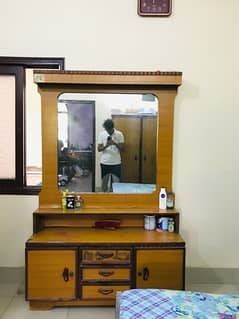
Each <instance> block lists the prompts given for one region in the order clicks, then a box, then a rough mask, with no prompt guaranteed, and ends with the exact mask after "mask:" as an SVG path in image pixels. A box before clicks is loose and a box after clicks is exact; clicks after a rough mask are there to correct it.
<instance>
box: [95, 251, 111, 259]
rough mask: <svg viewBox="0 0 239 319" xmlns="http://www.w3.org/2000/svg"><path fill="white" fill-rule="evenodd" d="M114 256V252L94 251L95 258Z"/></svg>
mask: <svg viewBox="0 0 239 319" xmlns="http://www.w3.org/2000/svg"><path fill="white" fill-rule="evenodd" d="M113 256H114V253H112V252H111V253H100V252H97V253H96V258H97V259H106V258H111V257H113Z"/></svg>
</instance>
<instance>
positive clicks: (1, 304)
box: [0, 297, 13, 318]
mask: <svg viewBox="0 0 239 319" xmlns="http://www.w3.org/2000/svg"><path fill="white" fill-rule="evenodd" d="M12 298H13V297H0V318H1V315H2V314H3V313H4V312H5V311H6V310H7V308H8V306H9V304H10V303H11V301H12Z"/></svg>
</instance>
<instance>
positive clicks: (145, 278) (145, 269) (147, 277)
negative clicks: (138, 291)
mask: <svg viewBox="0 0 239 319" xmlns="http://www.w3.org/2000/svg"><path fill="white" fill-rule="evenodd" d="M148 279H149V270H148V268H147V267H144V269H143V280H148Z"/></svg>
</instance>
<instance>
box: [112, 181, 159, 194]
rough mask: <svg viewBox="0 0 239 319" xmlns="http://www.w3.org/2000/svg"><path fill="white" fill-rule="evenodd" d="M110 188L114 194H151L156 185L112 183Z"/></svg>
mask: <svg viewBox="0 0 239 319" xmlns="http://www.w3.org/2000/svg"><path fill="white" fill-rule="evenodd" d="M112 188H113V192H114V193H152V192H154V191H155V190H156V184H140V183H118V182H113V183H112Z"/></svg>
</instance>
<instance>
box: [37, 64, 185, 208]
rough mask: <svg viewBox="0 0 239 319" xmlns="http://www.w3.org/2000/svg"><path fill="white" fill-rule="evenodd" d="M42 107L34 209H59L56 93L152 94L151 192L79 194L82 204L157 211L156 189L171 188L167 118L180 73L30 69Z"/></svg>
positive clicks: (170, 132)
mask: <svg viewBox="0 0 239 319" xmlns="http://www.w3.org/2000/svg"><path fill="white" fill-rule="evenodd" d="M34 82H35V83H36V84H37V85H38V91H39V93H40V95H41V105H42V166H43V167H42V168H43V172H42V173H43V176H42V190H41V192H40V194H39V208H60V207H61V195H62V194H61V192H60V191H59V190H58V184H57V166H58V164H57V160H58V159H57V136H58V135H57V134H58V127H57V105H58V96H59V95H61V94H62V93H128V94H132V93H136V94H144V93H145V94H154V95H155V96H156V97H157V98H158V101H159V112H158V130H157V160H156V162H157V165H156V174H157V176H156V191H154V192H153V193H147V194H146V193H145V194H113V193H107V194H105V193H79V194H81V196H82V198H83V201H84V208H87V209H88V208H89V209H95V208H97V209H102V212H103V211H104V209H113V208H117V209H124V210H125V209H131V210H132V209H136V210H137V211H139V210H140V209H142V210H145V209H152V210H155V209H158V194H159V190H160V187H162V186H164V187H166V188H167V191H172V160H173V117H174V101H175V97H176V94H177V88H178V86H180V85H181V83H182V72H161V71H156V72H127V71H125V72H118V71H112V72H111V71H61V70H57V71H52V70H34Z"/></svg>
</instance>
